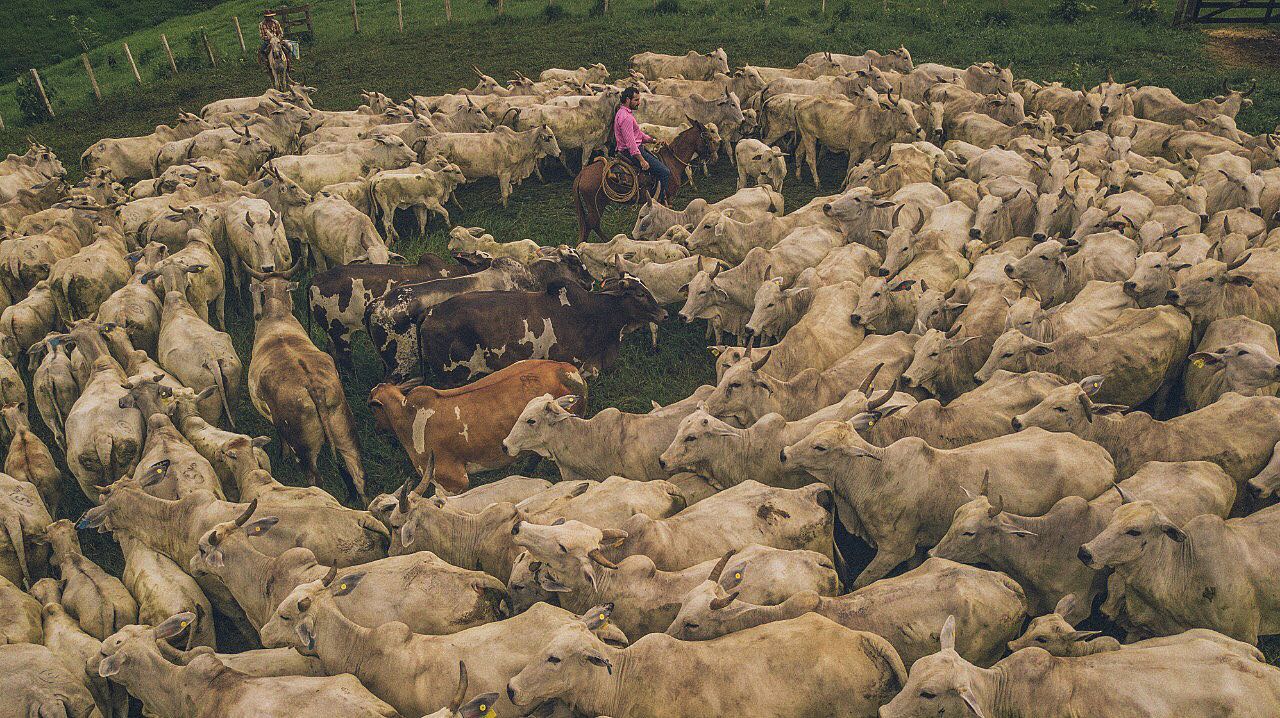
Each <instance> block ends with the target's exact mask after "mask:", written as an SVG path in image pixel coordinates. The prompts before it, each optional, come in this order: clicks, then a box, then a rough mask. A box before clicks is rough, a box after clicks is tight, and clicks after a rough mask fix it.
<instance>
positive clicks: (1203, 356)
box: [1187, 352, 1222, 367]
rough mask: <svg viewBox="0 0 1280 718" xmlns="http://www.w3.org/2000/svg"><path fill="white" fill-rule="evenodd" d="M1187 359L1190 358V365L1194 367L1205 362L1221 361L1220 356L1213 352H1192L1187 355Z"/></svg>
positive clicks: (1215, 362)
mask: <svg viewBox="0 0 1280 718" xmlns="http://www.w3.org/2000/svg"><path fill="white" fill-rule="evenodd" d="M1187 359H1190V360H1191V363H1192V365H1194V366H1196V367H1201V366H1204V365H1205V364H1220V363H1222V357H1220V356H1218V355H1217V354H1214V353H1213V352H1194V353H1193V354H1191V356H1189V357H1187Z"/></svg>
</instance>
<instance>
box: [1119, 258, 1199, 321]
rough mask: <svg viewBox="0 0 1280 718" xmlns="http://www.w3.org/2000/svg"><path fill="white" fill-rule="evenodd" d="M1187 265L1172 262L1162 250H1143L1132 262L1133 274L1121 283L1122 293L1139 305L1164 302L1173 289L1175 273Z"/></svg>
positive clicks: (1151, 305) (1144, 305)
mask: <svg viewBox="0 0 1280 718" xmlns="http://www.w3.org/2000/svg"><path fill="white" fill-rule="evenodd" d="M1188 266H1190V265H1188V264H1185V263H1181V262H1174V261H1173V260H1171V259H1170V258H1169V255H1168V254H1166V253H1164V252H1144V253H1142V254H1141V255H1139V256H1138V259H1137V261H1136V262H1135V263H1134V268H1133V274H1132V275H1130V276H1129V278H1128V279H1127V280H1125V282H1124V284H1123V285H1122V287H1123V289H1124V293H1125V294H1126V295H1128V296H1129V297H1131V298H1132V299H1133V300H1134V301H1135V302H1137V303H1138V306H1140V307H1154V306H1158V305H1161V304H1164V303H1165V297H1166V295H1168V293H1169V291H1170V290H1172V289H1173V284H1174V277H1175V276H1176V273H1177V272H1178V271H1180V270H1182V269H1186V268H1187V267H1188Z"/></svg>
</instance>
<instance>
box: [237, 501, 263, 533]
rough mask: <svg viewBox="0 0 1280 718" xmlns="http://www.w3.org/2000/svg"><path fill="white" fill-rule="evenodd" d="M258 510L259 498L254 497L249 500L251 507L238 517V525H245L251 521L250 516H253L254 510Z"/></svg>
mask: <svg viewBox="0 0 1280 718" xmlns="http://www.w3.org/2000/svg"><path fill="white" fill-rule="evenodd" d="M257 510H258V500H257V499H254V500H253V501H250V502H249V508H247V509H245V510H244V513H242V514H240V515H239V516H238V517H236V526H244V525H245V524H246V523H247V522H248V521H249V518H250V517H251V516H253V512H254V511H257Z"/></svg>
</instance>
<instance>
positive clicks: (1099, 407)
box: [1093, 404, 1129, 416]
mask: <svg viewBox="0 0 1280 718" xmlns="http://www.w3.org/2000/svg"><path fill="white" fill-rule="evenodd" d="M1128 410H1129V407H1127V406H1125V405H1124V404H1094V405H1093V413H1094V414H1098V415H1101V416H1106V415H1107V414H1123V413H1124V412H1126V411H1128Z"/></svg>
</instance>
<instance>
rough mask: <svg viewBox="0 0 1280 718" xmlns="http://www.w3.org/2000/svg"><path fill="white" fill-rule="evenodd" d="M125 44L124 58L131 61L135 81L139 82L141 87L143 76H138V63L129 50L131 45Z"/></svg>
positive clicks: (130, 65) (130, 67)
mask: <svg viewBox="0 0 1280 718" xmlns="http://www.w3.org/2000/svg"><path fill="white" fill-rule="evenodd" d="M123 44H124V56H125V57H126V58H128V60H129V69H131V70H133V79H135V80H137V81H138V84H139V85H141V84H142V75H140V74H138V63H136V62H134V61H133V52H131V51H130V50H129V43H127V42H126V43H123Z"/></svg>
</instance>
